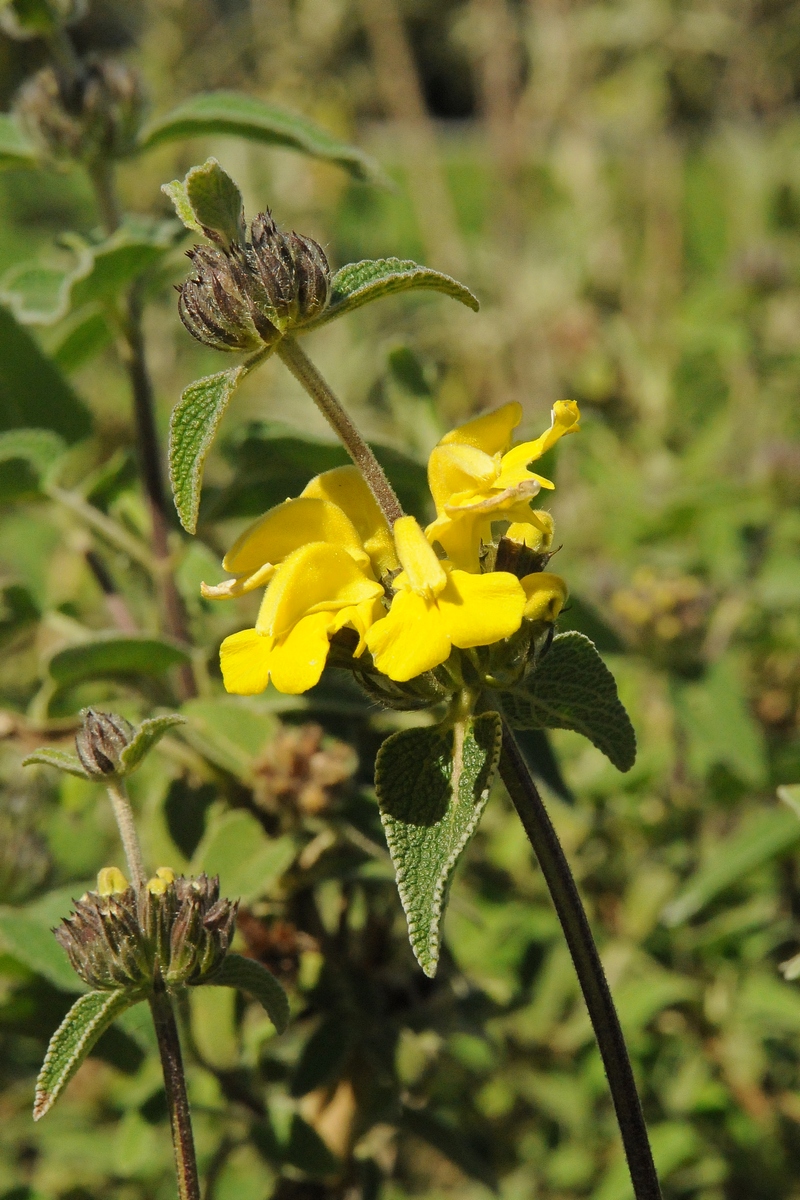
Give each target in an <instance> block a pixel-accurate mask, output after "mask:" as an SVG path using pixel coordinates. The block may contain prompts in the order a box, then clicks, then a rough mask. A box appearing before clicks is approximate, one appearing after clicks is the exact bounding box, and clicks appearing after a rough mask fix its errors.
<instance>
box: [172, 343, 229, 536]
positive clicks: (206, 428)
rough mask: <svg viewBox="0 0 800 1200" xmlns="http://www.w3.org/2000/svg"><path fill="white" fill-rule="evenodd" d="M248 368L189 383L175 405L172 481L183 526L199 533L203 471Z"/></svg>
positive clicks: (173, 492) (173, 414) (209, 376)
mask: <svg viewBox="0 0 800 1200" xmlns="http://www.w3.org/2000/svg"><path fill="white" fill-rule="evenodd" d="M245 371H246V368H245V367H243V366H239V367H232V368H230V369H229V370H227V371H220V372H218V373H217V374H216V375H207V376H206V377H205V378H204V379H198V380H196V381H195V382H194V383H190V384H189V386H188V387H187V388H186V389H185V390H184V392H183V395H182V396H181V398H180V400H179V401H178V403H177V404H176V406H175V408H174V410H173V413H172V419H171V421H170V431H169V477H170V482H171V483H172V494H173V496H174V499H175V507H176V508H177V510H178V516H179V517H180V520H181V525H183V527H184V529H185V530H186V531H187V532H188V533H194V532H195V530H196V529H197V513H198V509H199V507H200V488H201V486H202V481H203V467H204V466H205V461H206V457H207V456H208V452H209V450H210V449H211V443H212V442H213V441H214V436H215V434H216V432H217V429H218V427H219V423H220V421H221V420H222V417H223V415H224V413H225V410H226V408H227V407H228V404H229V403H230V400H231V397H232V396H233V393H234V392H235V391H236V388H237V387H238V385H239V383H240V381H241V380H242V378H243V377H244V374H245Z"/></svg>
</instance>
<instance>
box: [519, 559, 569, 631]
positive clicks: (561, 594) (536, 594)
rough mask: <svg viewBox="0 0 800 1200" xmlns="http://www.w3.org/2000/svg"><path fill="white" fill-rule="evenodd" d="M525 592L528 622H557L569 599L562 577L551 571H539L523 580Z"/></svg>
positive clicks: (525, 614)
mask: <svg viewBox="0 0 800 1200" xmlns="http://www.w3.org/2000/svg"><path fill="white" fill-rule="evenodd" d="M521 582H522V588H523V590H524V592H525V613H524V616H525V619H526V620H528V621H549V622H550V623H551V624H552V623H553V621H555V619H556V617H557V616H558V614H559V613H560V612H561V609H562V608H563V607H564V604H565V602H566V599H567V585H566V583H565V582H564V580H563V579H562V578H561V576H560V575H553V574H552V573H551V572H550V571H537V572H536V573H535V574H534V575H526V576H525V577H524V578H523V579H522V580H521Z"/></svg>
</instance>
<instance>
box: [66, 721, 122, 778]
mask: <svg viewBox="0 0 800 1200" xmlns="http://www.w3.org/2000/svg"><path fill="white" fill-rule="evenodd" d="M81 716H82V717H83V725H82V727H81V729H80V731H79V732H78V734H77V736H76V738H75V749H76V750H77V751H78V758H79V759H80V760H81V765H82V766H83V769H84V770H85V771H86V773H87V774H88V775H91V776H92V777H93V778H95V779H102V778H103V777H104V776H105V777H107V776H109V775H115V774H116V772H117V771H118V770H119V766H120V757H119V756H120V754H121V753H122V751H123V750H124V749H125V747H126V746H127V745H128V744H129V743H130V742H131V741H132V739H133V735H134V729H133V726H132V725H131V724H130V722H129V721H126V720H125V718H124V717H120V716H117V714H116V713H103V712H96V711H95V710H94V709H93V708H84V709H83V710H82V711H81Z"/></svg>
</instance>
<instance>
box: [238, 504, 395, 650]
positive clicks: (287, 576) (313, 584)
mask: <svg viewBox="0 0 800 1200" xmlns="http://www.w3.org/2000/svg"><path fill="white" fill-rule="evenodd" d="M320 503H322V502H321V501H320ZM365 557H366V556H365ZM382 592H383V589H382V587H381V585H380V584H379V583H378V582H377V581H376V580H375V579H372V578H371V577H370V575H368V574H367V573H366V569H365V568H363V567H361V566H359V565H358V563H356V562H355V561H354V559H353V558H352V556H351V555H350V554H349V553H348V552H347V551H346V550H341V549H339V548H338V547H337V546H329V545H326V544H325V542H311V543H310V544H309V545H307V546H301V547H300V548H299V550H295V551H294V553H292V554H290V555H289V557H288V558H287V559H286V560H285V561H284V562H283V563H281V565H280V567H279V568H278V570H277V571H276V573H275V577H274V579H273V580H272V582H271V583H270V585H269V587H268V588H267V591H266V594H265V596H264V599H263V600H262V602H261V610H260V611H259V614H258V619H257V620H256V629H257V630H258V632H259V633H267V634H272V635H273V636H274V637H280V636H281V635H283V634H285V633H288V631H289V630H290V629H291V628H292V626H293V625H295V624H296V623H297V622H298V621H299V620H300V619H301V618H302V617H305V616H307V615H308V614H309V613H313V612H336V611H337V610H338V609H340V608H346V607H347V606H348V605H350V604H360V603H361V602H362V601H363V600H371V599H372V598H373V597H374V596H378V595H381V594H382Z"/></svg>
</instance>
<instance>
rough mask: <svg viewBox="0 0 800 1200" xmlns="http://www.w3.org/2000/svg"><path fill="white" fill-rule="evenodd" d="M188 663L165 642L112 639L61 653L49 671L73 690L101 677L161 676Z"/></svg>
mask: <svg viewBox="0 0 800 1200" xmlns="http://www.w3.org/2000/svg"><path fill="white" fill-rule="evenodd" d="M189 661H190V658H189V655H188V654H187V652H186V651H185V650H184V649H183V648H182V647H181V646H178V645H176V644H175V643H174V642H168V641H166V640H165V639H163V638H152V637H140V636H128V637H123V636H120V635H113V636H111V637H100V638H96V639H95V640H93V641H91V642H81V643H80V644H79V645H77V646H67V648H66V649H65V650H59V652H58V654H54V655H53V657H52V658H51V659H50V666H49V671H50V677H51V679H53V680H54V681H55V682H56V683H57V684H58V685H59V686H60V687H71V686H72V685H73V684H76V683H82V682H83V680H85V679H97V678H99V677H101V676H109V675H111V676H118V675H122V676H129V675H161V674H163V672H164V671H168V670H169V668H170V667H175V666H179V665H181V664H183V663H188V662H189Z"/></svg>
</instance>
